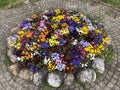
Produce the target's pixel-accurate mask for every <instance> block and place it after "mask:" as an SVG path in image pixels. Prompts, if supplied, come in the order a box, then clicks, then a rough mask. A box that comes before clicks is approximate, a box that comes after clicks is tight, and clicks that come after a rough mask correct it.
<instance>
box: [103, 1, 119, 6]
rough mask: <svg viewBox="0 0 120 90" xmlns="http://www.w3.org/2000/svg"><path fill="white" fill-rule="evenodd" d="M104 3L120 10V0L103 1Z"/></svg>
mask: <svg viewBox="0 0 120 90" xmlns="http://www.w3.org/2000/svg"><path fill="white" fill-rule="evenodd" d="M102 1H103V2H105V3H108V4H111V5H113V6H115V7H118V8H120V0H102Z"/></svg>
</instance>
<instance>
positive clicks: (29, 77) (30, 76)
mask: <svg viewBox="0 0 120 90" xmlns="http://www.w3.org/2000/svg"><path fill="white" fill-rule="evenodd" d="M19 77H20V78H22V79H25V80H33V73H32V72H31V71H29V70H27V69H21V70H20V72H19Z"/></svg>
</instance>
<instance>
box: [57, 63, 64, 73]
mask: <svg viewBox="0 0 120 90" xmlns="http://www.w3.org/2000/svg"><path fill="white" fill-rule="evenodd" d="M65 66H66V65H65V64H62V63H58V64H57V65H56V69H58V70H59V71H62V70H65Z"/></svg>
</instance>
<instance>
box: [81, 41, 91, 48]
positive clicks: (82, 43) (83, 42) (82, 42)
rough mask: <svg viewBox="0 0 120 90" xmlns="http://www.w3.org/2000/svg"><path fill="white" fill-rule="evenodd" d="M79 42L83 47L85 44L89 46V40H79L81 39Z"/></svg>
mask: <svg viewBox="0 0 120 90" xmlns="http://www.w3.org/2000/svg"><path fill="white" fill-rule="evenodd" d="M80 44H81V45H82V46H83V47H87V46H89V45H90V43H89V42H87V41H84V40H81V41H80Z"/></svg>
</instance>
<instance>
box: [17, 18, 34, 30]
mask: <svg viewBox="0 0 120 90" xmlns="http://www.w3.org/2000/svg"><path fill="white" fill-rule="evenodd" d="M19 27H20V28H22V29H24V30H26V29H29V28H31V27H32V26H31V23H30V22H29V21H28V20H26V21H24V22H22V23H21V24H20V26H19Z"/></svg>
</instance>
